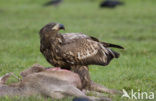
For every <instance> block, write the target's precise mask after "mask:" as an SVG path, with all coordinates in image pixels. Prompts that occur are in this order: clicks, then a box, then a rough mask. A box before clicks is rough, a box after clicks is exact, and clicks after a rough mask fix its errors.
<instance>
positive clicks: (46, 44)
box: [40, 23, 123, 81]
mask: <svg viewBox="0 0 156 101" xmlns="http://www.w3.org/2000/svg"><path fill="white" fill-rule="evenodd" d="M60 29H64V26H63V25H62V24H58V23H49V24H47V25H45V26H44V27H43V28H42V29H41V30H40V40H41V45H40V51H41V52H42V54H43V55H44V56H45V58H46V59H47V61H48V62H49V63H50V64H52V65H54V66H58V67H61V68H64V69H72V70H73V71H74V72H77V73H78V74H79V75H80V78H82V80H84V81H90V78H89V73H88V69H85V68H88V67H87V66H88V65H91V64H95V65H102V66H105V65H108V64H109V62H110V61H111V60H112V59H113V58H118V57H119V54H118V53H117V52H115V51H112V50H111V49H110V48H109V47H116V48H121V49H123V47H121V46H118V45H113V44H110V43H105V42H100V41H99V40H98V39H96V38H94V37H90V36H87V35H85V34H82V33H66V34H59V30H60ZM83 70H84V71H83ZM85 76H86V77H85ZM87 79H88V80H87Z"/></svg>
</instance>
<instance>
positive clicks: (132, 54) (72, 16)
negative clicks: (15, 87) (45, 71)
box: [0, 0, 156, 101]
mask: <svg viewBox="0 0 156 101" xmlns="http://www.w3.org/2000/svg"><path fill="white" fill-rule="evenodd" d="M52 1H53V0H52ZM52 1H50V0H9V1H8V0H1V1H0V75H3V74H5V73H7V72H14V73H15V74H17V75H19V73H20V72H21V71H22V70H23V69H25V68H28V67H30V66H31V65H33V64H34V63H39V64H41V65H44V66H50V64H49V63H48V62H47V61H46V60H45V58H44V57H43V56H42V55H41V53H40V49H39V45H40V42H39V35H38V32H39V30H40V29H41V28H42V27H43V26H44V25H45V24H47V23H49V22H59V23H61V24H64V25H65V27H66V31H61V33H66V32H82V33H84V34H87V35H92V36H95V37H97V38H99V40H101V41H106V42H110V43H115V44H119V45H122V46H124V47H125V50H123V51H122V50H117V51H119V52H120V53H121V57H120V58H119V59H114V60H113V61H112V62H111V63H110V65H108V66H106V67H102V66H90V73H91V77H92V79H93V80H94V81H95V82H98V83H100V84H103V85H105V86H107V87H109V88H113V89H118V90H121V89H123V88H124V89H126V90H127V91H130V90H131V89H134V91H138V89H140V90H141V91H146V92H155V94H156V58H155V56H156V0H122V1H119V2H121V3H122V4H118V3H115V4H110V3H107V4H104V6H102V3H103V1H104V0H60V1H59V2H55V3H54V4H53V3H52ZM112 5H113V6H112ZM15 81H16V79H11V80H10V82H15ZM108 96H111V95H108ZM111 97H112V98H113V99H114V101H121V97H120V96H111ZM8 99H9V98H7V100H8ZM15 99H16V98H15ZM35 99H36V98H35V97H34V98H29V100H32V101H33V100H35ZM69 99H70V98H69ZM69 99H64V100H63V101H65V100H67V101H69ZM3 100H4V101H5V100H6V99H3ZM11 100H13V99H10V101H11ZM16 100H17V99H16ZM23 100H26V99H23ZM27 100H28V99H27ZM42 100H43V99H42ZM43 101H44V100H43ZM128 101H133V100H128ZM141 101H147V100H141ZM150 101H152V100H150ZM153 101H154V100H153Z"/></svg>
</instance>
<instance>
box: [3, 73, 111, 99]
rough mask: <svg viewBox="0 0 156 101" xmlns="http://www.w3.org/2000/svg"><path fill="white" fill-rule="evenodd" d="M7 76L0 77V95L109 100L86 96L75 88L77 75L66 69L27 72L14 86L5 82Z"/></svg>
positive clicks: (78, 82) (78, 85)
mask: <svg viewBox="0 0 156 101" xmlns="http://www.w3.org/2000/svg"><path fill="white" fill-rule="evenodd" d="M9 76H10V74H6V75H5V76H3V77H1V79H0V96H33V95H37V96H38V95H41V96H44V97H51V98H52V99H61V98H63V97H66V96H75V97H85V98H89V99H90V100H91V101H110V99H109V98H105V97H101V98H97V97H89V96H86V95H85V94H84V93H83V92H82V91H80V90H79V89H78V88H77V87H80V86H81V84H80V83H81V82H80V78H79V76H78V75H77V74H75V73H72V72H70V71H66V70H60V71H41V72H38V73H32V74H28V75H26V76H25V77H23V79H22V80H21V81H20V82H18V83H17V84H16V85H14V86H12V85H6V84H5V82H6V80H7V79H8V78H9ZM62 77H65V78H62Z"/></svg>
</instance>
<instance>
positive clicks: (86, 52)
mask: <svg viewBox="0 0 156 101" xmlns="http://www.w3.org/2000/svg"><path fill="white" fill-rule="evenodd" d="M68 38H69V37H68ZM66 40H67V39H66ZM65 42H67V43H65V44H64V45H62V47H61V53H62V57H63V58H64V60H65V61H66V62H67V63H70V64H73V65H74V64H75V65H80V64H81V65H90V64H96V65H107V64H108V63H109V62H110V61H111V60H112V59H113V58H117V57H118V56H119V54H118V53H116V52H114V51H112V50H110V49H109V48H106V47H104V45H103V44H102V43H100V42H97V41H94V40H92V39H90V38H88V37H87V36H84V37H79V38H72V39H71V40H70V41H69V40H68V41H65Z"/></svg>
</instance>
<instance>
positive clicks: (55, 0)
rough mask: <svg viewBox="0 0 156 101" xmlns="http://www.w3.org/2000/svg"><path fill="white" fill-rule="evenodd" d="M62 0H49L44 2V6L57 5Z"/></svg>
mask: <svg viewBox="0 0 156 101" xmlns="http://www.w3.org/2000/svg"><path fill="white" fill-rule="evenodd" d="M62 2H63V0H50V1H48V2H47V3H45V4H44V6H58V5H59V4H61V3H62Z"/></svg>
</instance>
